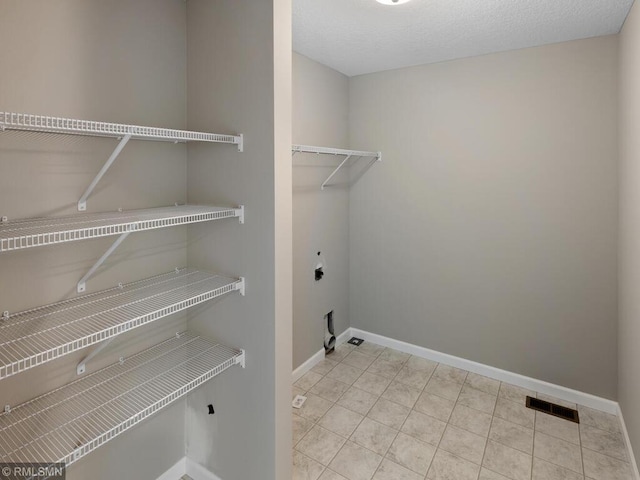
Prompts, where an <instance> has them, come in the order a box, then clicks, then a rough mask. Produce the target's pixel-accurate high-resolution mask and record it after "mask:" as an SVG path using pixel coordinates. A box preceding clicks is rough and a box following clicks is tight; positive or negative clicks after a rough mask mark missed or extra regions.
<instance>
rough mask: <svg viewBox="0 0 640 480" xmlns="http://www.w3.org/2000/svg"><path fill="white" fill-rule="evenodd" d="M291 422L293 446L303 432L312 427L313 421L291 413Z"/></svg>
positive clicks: (303, 434)
mask: <svg viewBox="0 0 640 480" xmlns="http://www.w3.org/2000/svg"><path fill="white" fill-rule="evenodd" d="M292 417H293V418H292V424H293V445H294V446H295V444H296V443H298V442H299V441H300V440H301V439H302V437H304V436H305V434H306V433H307V432H308V431H309V430H311V427H313V422H312V421H311V420H307V419H306V418H304V417H300V416H298V415H292Z"/></svg>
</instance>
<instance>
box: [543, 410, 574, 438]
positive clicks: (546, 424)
mask: <svg viewBox="0 0 640 480" xmlns="http://www.w3.org/2000/svg"><path fill="white" fill-rule="evenodd" d="M536 432H542V433H546V434H547V435H551V436H552V437H556V438H561V439H562V440H566V441H567V442H571V443H575V444H576V445H580V433H579V429H578V424H577V423H573V422H570V421H569V420H564V419H562V418H558V417H554V416H553V415H548V414H546V413H542V412H536Z"/></svg>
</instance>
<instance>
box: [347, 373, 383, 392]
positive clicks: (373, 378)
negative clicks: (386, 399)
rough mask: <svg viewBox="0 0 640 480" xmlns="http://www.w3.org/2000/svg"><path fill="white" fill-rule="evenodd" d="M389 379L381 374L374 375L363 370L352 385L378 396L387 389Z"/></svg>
mask: <svg viewBox="0 0 640 480" xmlns="http://www.w3.org/2000/svg"><path fill="white" fill-rule="evenodd" d="M390 383H391V379H390V378H387V377H384V376H382V375H376V374H374V373H370V372H364V373H363V374H362V375H361V376H360V378H358V380H356V381H355V383H354V384H353V386H354V387H356V388H359V389H360V390H364V391H365V392H369V393H372V394H373V395H377V396H380V395H382V393H383V392H384V391H385V390H386V389H387V387H388V386H389V384H390Z"/></svg>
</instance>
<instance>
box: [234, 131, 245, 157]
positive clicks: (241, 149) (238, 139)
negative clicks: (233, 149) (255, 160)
mask: <svg viewBox="0 0 640 480" xmlns="http://www.w3.org/2000/svg"><path fill="white" fill-rule="evenodd" d="M236 143H237V144H238V151H239V152H240V153H242V152H244V134H242V133H241V134H240V135H237V136H236Z"/></svg>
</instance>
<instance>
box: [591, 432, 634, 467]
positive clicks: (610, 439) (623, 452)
mask: <svg viewBox="0 0 640 480" xmlns="http://www.w3.org/2000/svg"><path fill="white" fill-rule="evenodd" d="M580 438H581V440H582V446H583V447H584V448H588V449H589V450H593V451H594V452H598V453H601V454H603V455H608V456H610V457H613V458H617V459H618V460H622V461H624V462H627V461H628V458H627V448H626V445H625V442H624V438H623V437H622V434H621V433H616V432H607V431H606V430H600V429H599V428H595V427H591V426H589V425H580Z"/></svg>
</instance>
